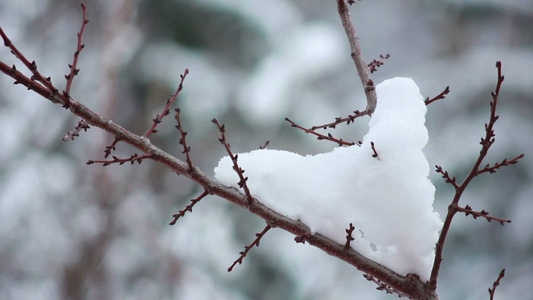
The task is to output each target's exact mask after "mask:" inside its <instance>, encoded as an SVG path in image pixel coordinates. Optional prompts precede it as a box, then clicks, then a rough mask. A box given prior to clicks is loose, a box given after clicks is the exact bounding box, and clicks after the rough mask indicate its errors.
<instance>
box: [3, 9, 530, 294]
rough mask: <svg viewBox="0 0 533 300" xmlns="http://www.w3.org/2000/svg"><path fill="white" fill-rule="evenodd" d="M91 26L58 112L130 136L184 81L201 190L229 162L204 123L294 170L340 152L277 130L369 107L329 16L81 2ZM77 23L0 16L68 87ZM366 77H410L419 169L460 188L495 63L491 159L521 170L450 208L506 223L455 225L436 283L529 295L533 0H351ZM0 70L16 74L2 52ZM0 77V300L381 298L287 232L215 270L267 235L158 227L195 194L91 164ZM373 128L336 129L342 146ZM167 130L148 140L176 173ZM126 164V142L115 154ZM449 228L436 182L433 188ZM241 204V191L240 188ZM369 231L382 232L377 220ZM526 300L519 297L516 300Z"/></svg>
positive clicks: (211, 218) (219, 225)
mask: <svg viewBox="0 0 533 300" xmlns="http://www.w3.org/2000/svg"><path fill="white" fill-rule="evenodd" d="M85 3H86V4H87V6H88V17H89V19H90V22H89V24H88V26H87V29H86V31H85V33H84V39H83V42H84V43H85V44H86V47H85V49H84V50H83V52H82V54H81V58H80V63H79V68H80V69H81V71H80V73H79V76H77V77H76V79H75V80H74V85H73V88H72V93H71V94H72V95H73V97H74V98H75V99H76V100H78V101H81V102H83V103H84V104H86V105H87V106H89V107H90V108H92V109H93V110H95V111H96V112H98V113H100V114H102V115H103V116H106V117H108V118H111V119H113V120H114V121H115V122H117V123H118V124H120V125H122V126H124V127H125V128H127V129H129V130H131V131H132V132H134V133H137V134H143V133H144V132H145V131H146V129H147V128H148V127H149V126H150V125H151V119H152V118H153V117H154V116H155V115H156V114H158V113H160V112H161V111H162V109H163V107H164V101H165V100H166V99H167V98H168V97H169V96H170V95H171V94H172V93H173V92H174V91H175V89H176V88H177V86H178V84H179V80H180V77H179V75H180V74H181V73H183V72H184V70H185V68H188V69H189V70H190V74H189V75H188V76H187V78H186V80H185V83H184V89H183V91H182V92H181V94H180V96H179V97H178V101H177V106H179V107H180V108H181V110H182V116H181V117H182V121H183V126H184V128H185V130H187V131H188V133H189V134H188V135H187V141H188V143H189V145H190V146H191V148H192V154H191V156H192V160H193V163H194V164H195V165H196V166H198V167H200V168H201V169H202V170H203V171H205V172H206V173H208V174H210V175H212V174H213V171H212V170H213V168H214V167H215V166H216V165H217V163H218V160H219V159H220V158H221V157H222V156H223V155H224V154H225V152H224V149H223V147H222V146H221V145H220V144H219V142H218V140H217V139H218V137H219V132H218V130H216V127H215V126H213V124H212V123H211V119H212V118H217V119H218V120H219V121H220V122H222V123H225V124H226V127H227V134H228V139H229V141H230V143H231V146H232V149H233V150H234V151H235V152H246V151H250V150H253V149H257V148H259V146H260V145H263V144H264V143H265V142H266V141H267V140H269V141H270V145H269V148H271V149H285V150H291V151H294V152H298V153H301V154H314V153H319V152H324V151H329V150H331V149H332V148H333V147H335V144H332V143H328V142H324V141H317V140H316V139H314V138H313V137H312V136H309V135H306V134H304V133H303V132H301V131H297V130H295V129H292V128H291V127H290V125H289V124H288V123H287V122H285V121H284V118H285V117H290V118H291V119H292V120H293V121H295V122H297V123H299V124H301V125H302V126H305V127H311V126H313V125H318V124H322V123H327V122H331V121H333V120H334V118H335V117H340V116H346V115H348V114H350V113H351V112H352V111H353V110H356V109H364V107H365V105H366V103H365V98H364V95H363V93H362V89H361V86H360V82H359V79H358V78H357V75H356V74H357V73H356V70H355V67H354V66H353V62H352V61H351V58H350V55H349V47H348V43H347V41H346V38H345V34H344V31H343V28H342V26H341V24H340V21H339V17H338V14H337V10H336V3H335V1H333V0H330V1H320V0H305V1H304V0H269V1H259V0H248V1H240V0H218V1H215V0H144V1H141V0H136V1H131V0H87V1H86V2H85ZM81 12H82V11H81V8H80V3H79V2H78V1H73V0H68V1H67V0H23V1H2V2H0V26H2V28H3V29H4V31H5V32H6V33H7V34H8V35H9V36H10V38H11V39H12V41H13V42H14V43H15V45H16V46H17V47H18V48H19V49H20V50H21V51H22V52H23V53H25V54H26V56H27V57H28V58H29V59H30V60H35V61H36V62H37V63H38V66H39V69H40V71H41V72H42V73H43V74H44V75H46V76H51V77H52V80H53V82H54V83H55V84H56V86H57V87H58V88H60V89H63V88H64V85H65V83H64V77H63V76H64V75H65V74H67V73H68V71H69V70H68V67H67V65H68V64H69V63H71V62H72V56H73V53H74V50H75V45H76V42H77V40H76V33H77V32H78V31H79V28H80V25H81V21H82V18H81ZM351 14H352V19H353V21H354V24H355V26H356V28H357V30H358V32H359V34H360V38H361V45H362V50H363V53H364V57H365V59H366V61H367V62H370V61H371V60H372V59H374V58H378V57H379V55H380V54H390V55H391V57H390V59H388V60H387V61H385V65H384V66H382V67H380V68H379V71H378V72H377V73H374V74H373V79H374V82H376V83H379V82H381V81H382V80H384V79H387V78H391V77H395V76H407V77H412V78H413V79H414V80H415V81H416V82H417V83H418V85H419V86H420V89H421V93H422V95H424V96H425V97H433V96H435V95H437V94H439V93H440V92H441V91H442V90H444V88H445V87H446V86H447V85H449V86H450V89H451V93H450V94H449V95H448V96H447V98H446V99H445V100H440V101H439V102H436V103H434V104H431V105H430V106H429V111H428V114H427V126H428V130H429V134H430V141H429V143H428V145H427V146H426V148H425V153H426V155H427V157H428V160H429V163H430V165H432V166H434V165H436V164H439V165H442V166H443V167H444V168H445V169H446V170H448V171H449V172H451V174H453V175H454V176H457V177H458V178H463V176H465V175H466V174H467V172H468V171H469V169H470V168H471V165H472V164H473V162H474V160H475V159H476V158H477V155H478V153H479V149H480V145H479V140H480V138H481V136H482V135H483V134H484V127H483V124H484V123H485V122H486V121H487V120H488V117H489V101H490V99H491V97H490V92H491V91H493V90H494V88H495V85H496V78H497V77H496V74H497V72H496V68H495V62H496V61H497V60H501V61H502V63H503V73H504V75H505V82H504V85H503V90H502V92H501V96H500V102H499V108H498V112H499V114H500V115H501V118H500V119H499V120H498V122H497V123H496V143H495V144H494V146H493V148H492V149H491V152H490V154H489V156H488V157H487V160H486V163H494V162H496V161H501V160H502V159H503V158H506V157H507V158H513V157H515V156H517V155H519V154H521V153H525V154H526V156H525V158H523V159H522V160H521V161H520V163H519V164H518V165H515V166H512V167H507V168H504V169H502V170H500V171H498V172H497V173H496V174H494V175H483V176H481V177H479V178H477V179H476V180H475V181H474V183H473V184H472V185H471V186H470V187H469V189H468V190H467V191H466V192H465V194H464V196H463V199H462V200H461V203H462V204H463V205H466V204H470V205H471V206H472V207H473V208H474V209H475V210H482V209H485V210H487V211H489V212H490V213H491V214H492V215H494V216H497V217H501V218H507V219H512V221H513V222H512V223H511V224H508V225H506V226H505V227H502V226H500V225H499V224H495V223H494V224H492V223H491V224H489V223H487V222H486V221H485V220H479V219H478V220H473V219H472V218H471V217H468V218H465V217H464V215H457V216H456V218H455V220H454V222H453V224H452V229H451V232H450V235H449V238H448V240H447V243H446V246H445V251H444V262H443V267H442V271H441V274H440V278H439V279H440V281H439V289H438V292H439V295H440V298H441V299H488V293H487V288H488V287H491V286H492V283H493V281H494V280H495V279H496V278H497V276H498V273H499V271H500V270H501V269H502V268H506V276H505V278H504V279H503V280H502V282H501V285H500V286H499V287H498V289H497V292H496V295H497V298H498V299H527V297H530V296H527V295H525V294H524V291H527V290H529V288H530V286H531V282H533V217H532V214H533V199H532V197H533V185H532V181H533V171H532V170H533V158H532V155H531V151H530V149H531V147H532V143H533V142H532V141H533V118H532V117H531V115H532V114H533V100H532V99H533V98H532V97H533V79H532V78H533V2H531V1H528V0H506V1H504V0H492V1H477V0H468V1H467V0H464V1H457V0H445V1H438V2H436V1H427V0H425V1H424V0H418V1H397V0H382V1H360V2H357V3H356V4H355V5H353V6H352V7H351ZM0 60H1V61H3V62H6V63H7V64H10V65H11V64H13V63H16V64H17V66H18V69H23V68H22V65H21V64H20V63H19V62H18V61H16V59H15V58H14V57H13V55H11V54H10V53H9V50H8V49H7V48H5V47H3V48H1V49H0ZM12 82H13V80H12V79H10V78H8V77H7V76H4V75H2V76H0V90H1V93H0V128H2V130H1V131H0V145H1V147H0V299H7V300H9V299H65V300H66V299H243V300H244V299H393V298H396V296H395V295H392V296H391V295H386V294H385V293H384V292H379V291H376V290H375V288H376V286H375V284H373V283H371V282H368V281H366V280H365V279H364V278H363V276H362V273H361V272H359V271H357V270H356V269H355V268H353V267H352V266H350V265H347V264H345V263H343V262H342V261H340V260H338V259H336V258H334V257H330V256H328V255H327V254H325V253H323V252H321V251H319V250H317V249H315V248H313V247H311V246H309V245H302V244H296V243H295V242H294V241H293V238H294V237H293V236H291V235H290V234H288V233H285V232H283V231H282V230H276V229H275V230H271V231H270V232H269V233H268V234H267V235H266V236H265V237H264V238H263V239H262V241H261V246H260V247H259V248H254V249H253V251H251V253H250V254H249V255H248V256H247V257H246V259H245V260H244V263H243V264H242V265H240V266H237V267H236V268H235V269H234V270H233V271H232V272H231V273H228V272H227V268H228V267H229V266H230V265H231V264H232V263H233V261H234V260H235V259H237V258H238V256H239V251H242V250H243V249H244V246H245V245H248V244H249V243H250V242H251V241H252V240H253V239H254V238H255V236H254V233H256V232H259V231H261V230H262V228H263V227H264V221H263V220H261V219H260V218H258V217H256V216H254V215H251V214H249V213H247V212H246V211H245V210H243V209H241V208H240V207H237V206H235V205H233V204H231V203H229V202H226V201H225V200H223V199H219V198H216V197H208V198H206V199H204V200H202V201H201V202H200V203H199V204H197V205H196V206H195V207H194V211H193V212H192V213H190V214H187V215H186V216H185V217H184V218H182V219H180V220H178V222H177V224H176V225H175V226H169V225H168V223H169V222H170V221H171V220H172V214H175V213H177V212H178V211H179V210H181V209H182V208H183V207H185V205H187V204H188V203H189V200H190V199H192V198H195V197H197V196H198V195H199V194H200V193H201V192H202V190H201V188H200V187H199V186H197V185H195V184H193V183H191V182H189V181H188V180H186V179H185V178H184V177H182V176H177V175H176V174H174V173H172V172H169V171H168V170H167V169H165V168H163V167H162V166H161V165H159V164H157V163H154V162H151V161H145V162H143V163H142V164H141V165H134V166H131V165H129V164H128V165H123V166H114V165H112V166H109V167H105V168H103V167H102V166H100V165H91V166H87V165H86V164H85V163H86V161H87V160H89V159H102V158H103V154H104V148H105V146H106V145H109V144H110V142H111V141H112V138H111V137H110V136H109V135H108V134H105V133H104V132H102V131H100V130H98V129H96V128H92V129H91V130H89V132H87V133H82V134H81V136H80V137H78V138H76V140H74V141H70V142H66V143H65V142H63V141H62V140H61V138H62V137H63V136H64V135H65V134H66V132H67V130H73V128H74V126H75V125H76V124H77V122H78V121H79V120H78V119H77V118H75V117H73V116H72V115H71V114H69V113H68V112H66V111H65V110H64V109H61V108H60V107H59V106H57V105H53V104H51V103H50V102H49V101H46V100H44V99H42V98H39V97H38V96H36V95H34V94H33V93H30V92H27V91H26V90H25V88H24V87H22V86H14V85H13V84H12ZM367 122H368V119H361V120H358V121H356V122H355V124H351V125H350V126H346V125H341V126H339V127H338V128H337V129H336V130H335V131H332V134H334V135H335V136H337V137H342V138H343V139H345V140H351V141H357V140H358V139H361V138H362V136H363V135H364V133H365V131H366V130H367V128H368V127H367ZM174 125H175V121H174V120H173V115H171V116H168V117H167V120H166V121H165V122H163V123H162V124H160V125H159V127H158V129H159V132H158V133H157V134H156V135H154V136H152V138H151V140H152V142H154V143H155V144H156V145H158V146H159V147H160V148H162V149H164V150H166V151H168V152H169V153H175V154H176V156H178V157H179V158H183V155H182V154H181V151H182V149H181V146H180V145H179V144H178V140H179V137H180V136H179V132H178V131H177V130H176V129H175V128H174ZM134 152H135V151H134V150H133V149H131V148H129V147H127V146H125V145H119V146H118V147H117V151H116V154H117V155H119V156H122V157H128V156H129V155H131V154H132V153H134ZM431 179H432V181H433V182H434V184H435V186H436V188H437V192H436V200H435V208H436V210H437V211H438V212H439V213H440V214H441V217H444V216H445V214H446V209H447V205H448V204H449V203H450V201H451V199H452V197H453V190H452V189H451V186H449V185H446V184H445V183H444V181H443V180H442V179H441V178H440V176H438V174H435V172H434V171H432V173H431ZM252 192H253V191H252ZM376 217H379V216H376ZM529 299H533V298H529Z"/></svg>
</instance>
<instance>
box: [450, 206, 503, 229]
mask: <svg viewBox="0 0 533 300" xmlns="http://www.w3.org/2000/svg"><path fill="white" fill-rule="evenodd" d="M457 211H459V212H464V213H465V216H467V217H468V216H469V215H472V217H473V218H474V219H477V218H478V217H481V218H485V219H486V220H487V221H489V223H490V222H491V221H493V220H494V221H496V222H499V223H500V224H501V225H502V226H503V225H505V223H511V220H506V219H500V218H496V217H492V216H489V212H488V211H485V210H482V211H474V210H472V207H471V206H470V205H467V206H465V207H464V208H462V207H457Z"/></svg>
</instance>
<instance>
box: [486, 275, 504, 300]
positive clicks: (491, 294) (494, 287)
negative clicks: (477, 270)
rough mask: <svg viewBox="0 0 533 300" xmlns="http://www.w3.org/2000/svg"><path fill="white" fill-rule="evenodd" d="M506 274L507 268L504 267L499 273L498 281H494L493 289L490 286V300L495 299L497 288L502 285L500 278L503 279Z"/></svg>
mask: <svg viewBox="0 0 533 300" xmlns="http://www.w3.org/2000/svg"><path fill="white" fill-rule="evenodd" d="M504 276H505V269H502V270H501V271H500V274H499V275H498V279H496V281H494V283H493V284H492V289H491V288H489V295H490V300H494V293H495V292H496V288H497V287H498V286H499V285H500V280H502V278H503V277H504Z"/></svg>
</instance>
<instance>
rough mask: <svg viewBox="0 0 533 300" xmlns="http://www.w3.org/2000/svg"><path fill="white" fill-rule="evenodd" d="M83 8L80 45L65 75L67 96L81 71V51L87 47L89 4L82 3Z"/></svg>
mask: <svg viewBox="0 0 533 300" xmlns="http://www.w3.org/2000/svg"><path fill="white" fill-rule="evenodd" d="M81 9H82V10H83V21H82V23H81V29H80V32H78V34H77V36H78V45H77V46H76V51H74V59H73V61H72V64H69V65H68V67H69V69H70V73H69V74H68V75H65V79H67V86H66V88H65V91H64V92H63V93H64V95H65V96H67V97H68V96H69V95H70V87H71V86H72V82H73V81H74V76H76V75H78V73H79V72H80V69H77V68H76V67H77V66H78V59H79V56H80V52H81V50H83V48H84V47H85V45H84V44H82V39H83V33H84V32H85V26H86V25H87V23H89V19H87V6H86V5H85V4H83V3H82V4H81Z"/></svg>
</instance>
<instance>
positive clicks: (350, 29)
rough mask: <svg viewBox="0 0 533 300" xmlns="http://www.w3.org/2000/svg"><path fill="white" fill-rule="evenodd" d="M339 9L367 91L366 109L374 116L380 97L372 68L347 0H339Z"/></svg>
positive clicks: (359, 73)
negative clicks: (361, 44)
mask: <svg viewBox="0 0 533 300" xmlns="http://www.w3.org/2000/svg"><path fill="white" fill-rule="evenodd" d="M337 10H338V12H339V16H340V18H341V22H342V27H344V31H345V32H346V36H347V37H348V42H349V44H350V49H351V56H352V59H353V61H354V63H355V68H356V69H357V74H358V75H359V79H361V84H362V85H363V89H364V91H365V95H366V111H367V113H368V115H370V116H372V114H373V113H374V110H376V105H377V102H378V100H377V99H378V98H377V95H376V90H375V87H374V83H373V82H372V80H371V79H370V70H369V69H368V65H367V64H366V62H365V60H364V58H363V53H362V52H361V46H360V45H359V36H358V35H357V32H356V31H355V27H354V26H353V23H352V20H351V19H350V10H349V9H348V6H347V5H346V1H345V0H337Z"/></svg>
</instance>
